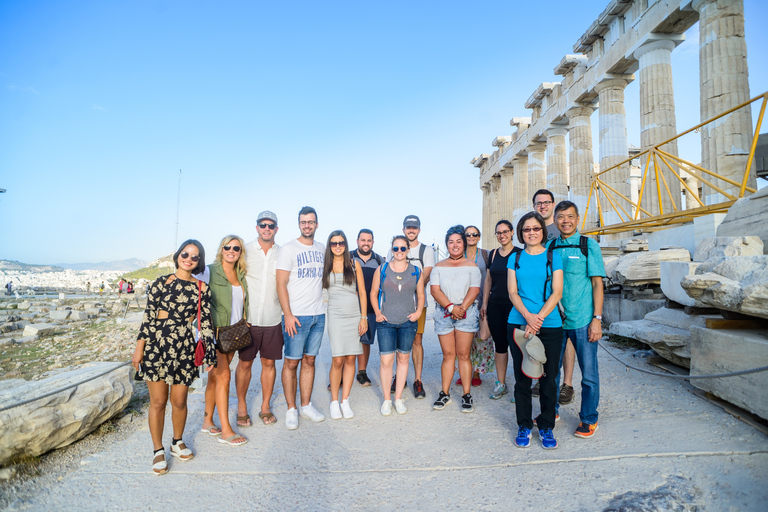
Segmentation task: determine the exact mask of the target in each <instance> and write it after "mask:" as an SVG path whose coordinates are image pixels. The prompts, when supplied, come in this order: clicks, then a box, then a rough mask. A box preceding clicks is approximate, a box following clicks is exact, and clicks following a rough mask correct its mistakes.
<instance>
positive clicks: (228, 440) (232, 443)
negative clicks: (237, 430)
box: [219, 434, 248, 446]
mask: <svg viewBox="0 0 768 512" xmlns="http://www.w3.org/2000/svg"><path fill="white" fill-rule="evenodd" d="M235 439H242V441H241V442H239V443H237V442H235ZM219 442H220V443H224V444H228V445H229V446H241V445H244V444H245V443H247V442H248V440H247V439H246V438H244V437H243V436H241V435H239V434H232V435H231V436H229V437H228V438H226V439H224V438H223V437H221V438H219Z"/></svg>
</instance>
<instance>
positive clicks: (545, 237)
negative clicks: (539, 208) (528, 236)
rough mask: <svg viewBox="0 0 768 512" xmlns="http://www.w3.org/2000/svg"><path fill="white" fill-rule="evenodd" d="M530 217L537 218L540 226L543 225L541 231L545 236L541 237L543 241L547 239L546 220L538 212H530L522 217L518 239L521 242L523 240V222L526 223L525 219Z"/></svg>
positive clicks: (518, 225)
mask: <svg viewBox="0 0 768 512" xmlns="http://www.w3.org/2000/svg"><path fill="white" fill-rule="evenodd" d="M529 219H536V222H538V223H539V226H541V233H542V235H543V236H544V238H542V239H541V241H542V243H544V242H546V241H547V224H546V222H544V217H542V216H541V215H539V213H538V212H528V213H526V214H525V215H523V216H522V217H521V218H520V221H519V222H518V223H517V240H518V241H519V242H523V243H525V242H524V241H523V224H525V221H527V220H529Z"/></svg>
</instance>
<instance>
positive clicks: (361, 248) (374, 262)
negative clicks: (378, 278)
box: [349, 228, 384, 386]
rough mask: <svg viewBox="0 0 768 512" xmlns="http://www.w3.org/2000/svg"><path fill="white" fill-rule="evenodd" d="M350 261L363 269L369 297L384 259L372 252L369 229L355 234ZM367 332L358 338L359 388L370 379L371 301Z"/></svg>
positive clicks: (373, 327)
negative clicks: (355, 245)
mask: <svg viewBox="0 0 768 512" xmlns="http://www.w3.org/2000/svg"><path fill="white" fill-rule="evenodd" d="M349 255H350V257H351V258H352V261H353V262H354V260H357V261H359V262H360V267H361V268H362V269H363V279H365V296H366V297H370V296H371V286H372V285H373V274H375V273H376V269H377V268H379V266H380V265H381V264H382V263H383V262H384V258H382V257H381V256H379V255H378V254H376V253H375V252H373V231H371V230H370V229H365V228H364V229H361V230H360V232H359V233H358V234H357V249H355V250H354V251H352V252H350V253H349ZM367 315H368V331H366V333H365V334H363V335H362V336H361V337H360V342H361V343H362V344H363V353H362V354H360V355H359V356H357V382H359V383H360V385H361V386H370V385H371V379H369V378H368V373H367V372H366V370H367V369H368V358H369V357H370V355H371V345H373V339H374V337H375V336H376V313H374V311H373V306H372V305H371V301H370V300H368V312H367Z"/></svg>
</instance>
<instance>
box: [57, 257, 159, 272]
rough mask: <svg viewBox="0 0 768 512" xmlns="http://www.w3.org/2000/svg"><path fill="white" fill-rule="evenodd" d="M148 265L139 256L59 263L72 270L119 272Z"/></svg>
mask: <svg viewBox="0 0 768 512" xmlns="http://www.w3.org/2000/svg"><path fill="white" fill-rule="evenodd" d="M146 265H147V262H146V261H144V260H140V259H137V258H130V259H127V260H117V261H100V262H98V263H59V266H60V267H63V268H69V269H72V270H103V271H108V270H115V271H117V272H130V271H131V270H138V269H140V268H143V267H144V266H146Z"/></svg>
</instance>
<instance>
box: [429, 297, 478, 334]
mask: <svg viewBox="0 0 768 512" xmlns="http://www.w3.org/2000/svg"><path fill="white" fill-rule="evenodd" d="M446 313H447V311H445V310H444V309H443V307H442V306H441V305H440V304H435V314H434V319H435V333H436V334H437V335H438V336H443V335H444V334H450V333H451V331H453V330H456V331H461V332H477V331H479V330H480V311H479V310H478V309H477V304H472V305H471V306H470V307H469V309H467V318H462V319H461V320H454V319H453V317H452V316H451V315H448V316H445V314H446Z"/></svg>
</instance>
